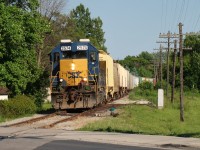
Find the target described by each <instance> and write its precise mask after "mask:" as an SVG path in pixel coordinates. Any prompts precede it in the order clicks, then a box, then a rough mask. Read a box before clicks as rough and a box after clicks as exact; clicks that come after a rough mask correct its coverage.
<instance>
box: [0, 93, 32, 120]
mask: <svg viewBox="0 0 200 150" xmlns="http://www.w3.org/2000/svg"><path fill="white" fill-rule="evenodd" d="M35 112H36V106H35V104H34V101H33V100H32V99H31V98H29V97H28V96H25V95H19V96H16V97H15V98H12V99H10V100H8V101H0V115H2V116H4V117H6V118H13V117H18V116H22V115H27V114H33V113H35Z"/></svg>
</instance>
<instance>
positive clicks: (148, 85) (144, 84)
mask: <svg viewBox="0 0 200 150" xmlns="http://www.w3.org/2000/svg"><path fill="white" fill-rule="evenodd" d="M139 88H140V89H142V90H153V83H151V82H148V81H144V82H142V83H140V84H139Z"/></svg>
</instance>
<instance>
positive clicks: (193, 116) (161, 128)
mask: <svg viewBox="0 0 200 150" xmlns="http://www.w3.org/2000/svg"><path fill="white" fill-rule="evenodd" d="M153 93H156V91H153ZM132 95H137V94H135V93H132ZM139 96H140V95H139V94H138V97H134V98H133V99H134V100H135V99H137V100H138V99H146V100H150V101H152V102H155V95H154V96H152V95H151V96H150V99H148V98H149V97H148V96H145V97H144V96H141V97H139ZM156 99H157V96H156ZM179 105H180V104H179V92H178V91H176V95H175V103H174V104H171V102H170V100H168V99H167V98H165V107H164V109H162V110H159V109H156V108H152V107H149V106H139V105H129V106H125V107H122V108H121V109H122V111H121V113H120V115H119V116H118V117H108V118H106V119H104V120H100V121H98V122H95V123H90V124H88V125H86V126H85V127H83V128H82V129H80V130H89V131H105V132H121V133H137V134H150V135H168V136H181V137H198V138H199V137H200V126H199V124H200V120H199V119H198V117H199V116H200V111H199V107H200V94H199V93H198V92H196V93H194V92H186V93H185V105H184V106H185V107H184V108H185V122H180V119H179V118H180V111H179Z"/></svg>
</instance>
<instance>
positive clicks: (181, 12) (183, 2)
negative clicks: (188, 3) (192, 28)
mask: <svg viewBox="0 0 200 150" xmlns="http://www.w3.org/2000/svg"><path fill="white" fill-rule="evenodd" d="M184 5H185V0H183V1H182V5H181V9H180V13H179V18H178V22H181V18H182V14H183V9H184Z"/></svg>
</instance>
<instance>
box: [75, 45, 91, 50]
mask: <svg viewBox="0 0 200 150" xmlns="http://www.w3.org/2000/svg"><path fill="white" fill-rule="evenodd" d="M77 50H88V46H87V45H81V46H77Z"/></svg>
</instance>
